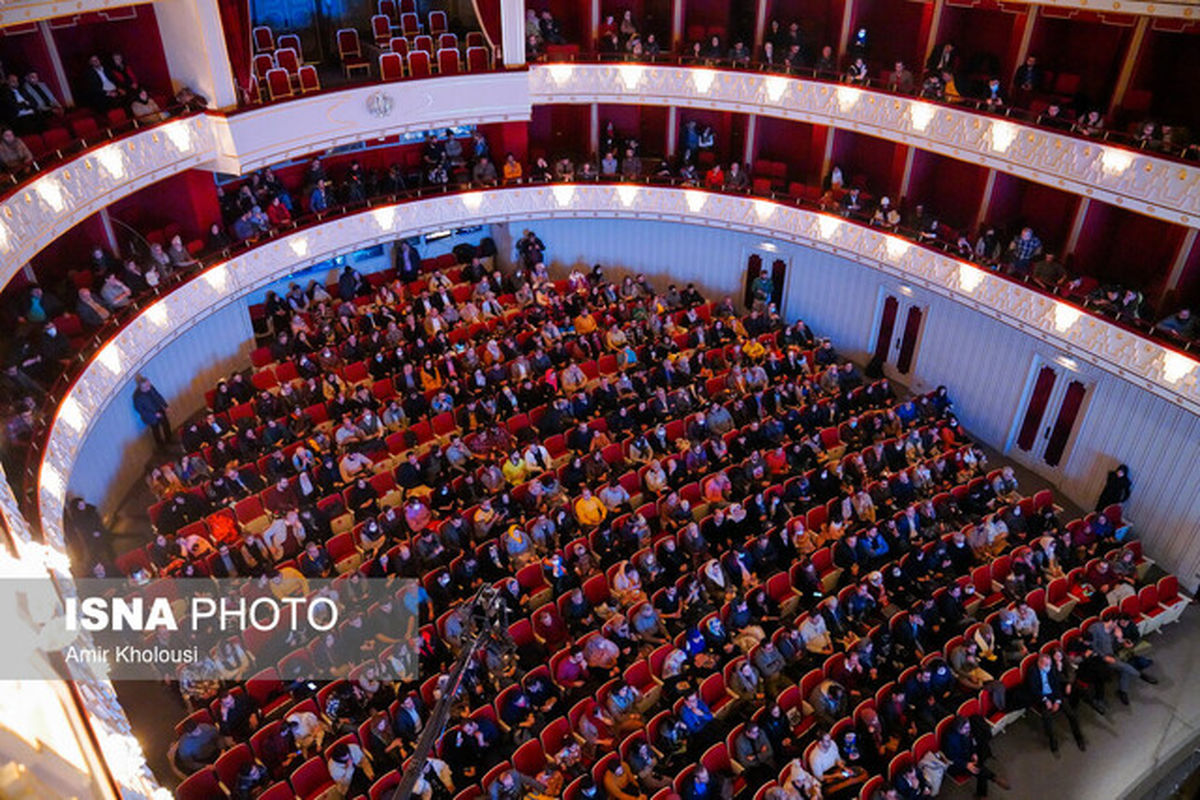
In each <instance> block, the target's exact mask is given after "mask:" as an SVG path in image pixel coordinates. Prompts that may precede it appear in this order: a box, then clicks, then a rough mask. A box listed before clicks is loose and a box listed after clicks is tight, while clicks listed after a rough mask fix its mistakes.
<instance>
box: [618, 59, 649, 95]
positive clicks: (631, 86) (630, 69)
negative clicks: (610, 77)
mask: <svg viewBox="0 0 1200 800" xmlns="http://www.w3.org/2000/svg"><path fill="white" fill-rule="evenodd" d="M645 71H646V68H645V67H643V66H642V65H641V64H621V65H620V66H618V67H617V74H618V75H620V76H621V83H623V84H625V89H626V90H628V91H630V92H632V91H636V90H637V88H638V84H640V83H641V82H642V74H643V73H644V72H645Z"/></svg>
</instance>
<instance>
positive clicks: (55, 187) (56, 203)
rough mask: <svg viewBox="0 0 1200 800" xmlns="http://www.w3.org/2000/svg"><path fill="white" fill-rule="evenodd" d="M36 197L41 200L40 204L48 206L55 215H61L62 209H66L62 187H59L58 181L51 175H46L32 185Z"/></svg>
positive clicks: (65, 199)
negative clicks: (36, 194)
mask: <svg viewBox="0 0 1200 800" xmlns="http://www.w3.org/2000/svg"><path fill="white" fill-rule="evenodd" d="M34 187H35V190H36V191H37V193H38V197H40V198H42V202H44V203H45V204H46V205H48V206H50V209H51V210H52V211H53V212H54V213H55V214H61V213H62V212H63V209H65V208H66V207H67V198H65V197H63V190H62V186H60V185H59V183H58V179H57V178H55V177H54V176H53V175H47V176H46V177H44V178H42V179H41V180H39V181H37V183H35V184H34Z"/></svg>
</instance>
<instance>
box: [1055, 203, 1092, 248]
mask: <svg viewBox="0 0 1200 800" xmlns="http://www.w3.org/2000/svg"><path fill="white" fill-rule="evenodd" d="M1091 207H1092V200H1091V198H1090V197H1085V198H1083V199H1082V200H1080V201H1079V208H1078V209H1077V210H1076V211H1075V221H1074V222H1072V223H1071V233H1070V234H1069V235H1068V236H1067V243H1066V245H1065V246H1064V247H1063V253H1062V260H1063V261H1066V260H1067V259H1068V258H1069V257H1070V256H1071V254H1072V253H1074V252H1075V245H1077V244H1079V235H1080V234H1081V233H1083V221H1084V220H1085V219H1087V213H1088V209H1089V208H1091Z"/></svg>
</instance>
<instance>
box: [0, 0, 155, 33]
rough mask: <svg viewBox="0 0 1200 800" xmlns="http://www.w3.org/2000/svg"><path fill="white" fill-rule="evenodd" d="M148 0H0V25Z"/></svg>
mask: <svg viewBox="0 0 1200 800" xmlns="http://www.w3.org/2000/svg"><path fill="white" fill-rule="evenodd" d="M148 2H149V0H142V1H141V2H136V3H135V2H130V0H70V2H62V0H30V2H20V1H19V0H0V27H2V28H7V27H8V26H10V25H20V24H25V23H30V22H37V21H39V20H43V19H56V18H59V17H70V16H77V15H79V14H87V13H94V12H97V11H104V10H106V9H110V8H126V7H129V6H138V5H146V4H147V3H148Z"/></svg>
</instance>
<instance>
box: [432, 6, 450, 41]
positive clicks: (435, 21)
mask: <svg viewBox="0 0 1200 800" xmlns="http://www.w3.org/2000/svg"><path fill="white" fill-rule="evenodd" d="M449 29H450V26H449V25H448V24H447V22H446V12H445V11H430V12H429V33H430V34H431V35H433V36H437V35H438V34H439V33H445V32H446V31H447V30H449Z"/></svg>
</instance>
